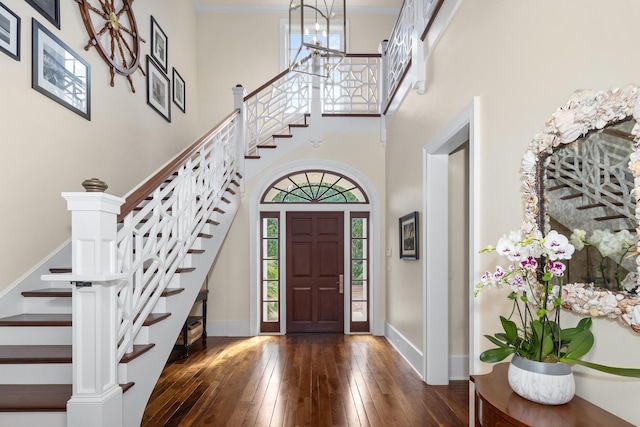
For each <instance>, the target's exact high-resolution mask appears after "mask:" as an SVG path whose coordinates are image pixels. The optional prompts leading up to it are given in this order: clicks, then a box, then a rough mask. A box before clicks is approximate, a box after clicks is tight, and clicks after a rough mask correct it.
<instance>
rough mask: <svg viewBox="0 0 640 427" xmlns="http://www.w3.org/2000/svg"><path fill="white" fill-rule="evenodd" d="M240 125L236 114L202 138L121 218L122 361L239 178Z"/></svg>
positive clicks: (119, 320)
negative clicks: (189, 252) (223, 199)
mask: <svg viewBox="0 0 640 427" xmlns="http://www.w3.org/2000/svg"><path fill="white" fill-rule="evenodd" d="M238 123H239V115H238V114H234V115H232V116H231V117H229V118H228V119H227V120H226V121H224V122H223V123H222V124H221V125H219V126H218V127H217V128H216V129H215V130H213V131H212V132H209V133H208V134H207V135H205V136H204V137H203V138H201V139H200V140H199V141H198V143H197V144H196V147H195V148H194V149H193V150H192V152H191V153H188V154H186V155H185V156H184V158H183V159H182V160H181V162H180V163H181V164H179V165H176V166H177V167H175V166H174V167H172V168H171V169H172V170H173V172H171V171H167V172H170V174H171V176H170V179H166V178H163V182H162V183H161V184H160V185H158V186H157V187H155V188H154V189H153V190H152V191H151V193H150V195H148V196H146V197H145V199H144V200H142V201H141V202H140V203H138V205H137V206H136V207H135V208H133V209H132V210H131V211H130V212H128V213H127V214H126V215H122V214H121V217H122V225H121V227H120V229H119V230H118V242H117V243H118V271H121V272H122V273H125V274H126V275H127V278H126V280H125V281H124V282H123V285H122V286H121V288H120V290H119V292H118V325H119V329H118V353H117V357H118V360H120V359H121V358H122V356H123V355H124V354H125V353H128V352H131V351H132V350H133V342H134V339H135V337H136V335H137V334H138V332H139V331H140V329H141V328H142V324H143V322H144V321H145V319H146V318H147V316H148V315H149V314H150V313H151V312H152V310H153V308H154V307H155V305H156V303H157V301H158V300H159V299H160V296H161V294H162V292H163V291H164V290H165V289H166V288H167V287H168V286H169V285H170V283H171V281H172V279H173V278H174V276H175V275H176V274H177V273H178V272H179V271H180V270H179V269H180V268H181V267H184V265H183V263H184V259H185V257H186V256H187V254H188V251H189V250H190V249H191V248H192V247H193V246H194V243H195V242H196V239H198V237H199V235H200V233H201V232H202V230H203V228H204V226H205V224H206V223H207V220H209V219H211V218H212V217H213V216H214V209H215V208H216V207H217V206H219V205H220V203H221V200H222V197H223V195H224V191H225V188H226V187H227V186H228V185H229V183H230V182H231V181H232V180H234V179H236V172H237V170H238V164H239V163H240V160H239V157H240V154H241V151H240V150H239V148H238V147H239V146H240V144H239V142H238V141H237V140H236V138H235V131H236V129H237V126H238ZM174 164H175V163H174ZM164 175H166V174H164ZM167 178H169V177H167Z"/></svg>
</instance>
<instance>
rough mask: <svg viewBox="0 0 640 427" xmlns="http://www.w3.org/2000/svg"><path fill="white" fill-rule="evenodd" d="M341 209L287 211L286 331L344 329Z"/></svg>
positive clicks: (342, 227) (330, 330)
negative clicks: (341, 281)
mask: <svg viewBox="0 0 640 427" xmlns="http://www.w3.org/2000/svg"><path fill="white" fill-rule="evenodd" d="M343 217H344V214H343V213H342V212H288V213H287V332H288V333H296V332H344V294H343V292H342V289H341V287H340V285H339V282H340V275H341V274H343V267H344V248H343V246H344V221H343Z"/></svg>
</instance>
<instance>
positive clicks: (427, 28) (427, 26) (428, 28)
mask: <svg viewBox="0 0 640 427" xmlns="http://www.w3.org/2000/svg"><path fill="white" fill-rule="evenodd" d="M443 3H444V0H438V4H436V7H435V8H434V9H433V13H432V14H431V16H430V17H429V22H427V25H426V26H425V27H424V31H423V32H422V35H420V40H421V41H424V39H426V38H427V34H429V30H430V29H431V25H433V21H435V20H436V16H438V12H440V8H441V7H442V4H443Z"/></svg>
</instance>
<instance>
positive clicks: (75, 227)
mask: <svg viewBox="0 0 640 427" xmlns="http://www.w3.org/2000/svg"><path fill="white" fill-rule="evenodd" d="M83 186H84V187H85V188H86V190H87V191H86V192H82V193H81V192H77V193H62V197H64V198H65V199H66V200H67V209H68V210H69V211H71V252H72V260H71V273H69V274H49V275H43V276H42V280H46V281H58V282H71V283H72V284H73V285H74V286H73V296H72V307H73V315H72V335H73V353H72V365H73V395H72V397H71V400H69V402H68V403H67V426H70V427H81V426H82V427H85V426H88V425H91V426H95V427H118V426H122V422H123V420H122V388H121V387H120V386H119V384H118V376H117V372H118V370H117V368H118V361H117V360H116V355H117V336H118V301H117V292H118V285H119V284H120V283H121V282H122V280H123V279H125V277H126V275H125V274H122V273H120V272H119V271H118V262H117V261H118V260H117V237H118V236H117V218H118V214H119V213H120V207H121V206H122V204H123V203H124V202H125V200H124V199H122V198H119V197H115V196H112V195H110V194H106V193H104V190H105V189H106V188H107V185H106V184H105V183H104V182H102V181H100V180H98V179H96V178H93V179H91V180H86V181H84V182H83Z"/></svg>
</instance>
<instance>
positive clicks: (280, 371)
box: [142, 334, 469, 427]
mask: <svg viewBox="0 0 640 427" xmlns="http://www.w3.org/2000/svg"><path fill="white" fill-rule="evenodd" d="M468 396H469V384H468V381H452V382H451V384H450V385H449V386H428V385H426V384H425V383H424V382H422V381H421V380H420V378H419V377H418V376H417V374H416V373H415V372H414V371H413V370H411V368H410V367H409V365H408V364H407V362H406V361H405V360H404V359H402V357H401V356H400V355H399V354H398V352H397V351H395V349H393V347H391V346H390V344H389V343H388V342H387V341H386V340H385V339H384V338H381V337H373V336H369V335H341V334H340V335H338V334H336V335H334V334H314V335H287V336H259V337H253V338H229V337H216V338H214V337H210V338H208V339H207V343H206V347H205V348H203V346H202V344H200V343H198V344H195V345H194V347H192V349H191V352H190V356H189V357H188V358H186V359H178V360H176V361H174V362H170V363H168V364H167V366H166V367H165V369H164V371H163V373H162V376H161V378H160V380H159V381H158V384H157V385H156V388H155V390H154V391H153V394H152V396H151V399H150V400H149V403H148V405H147V408H146V410H145V414H144V417H143V422H142V425H143V426H167V427H168V426H181V427H183V426H185V427H186V426H232V427H236V426H385V427H387V426H447V427H457V426H468V425H469V417H468V409H469V404H468Z"/></svg>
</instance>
